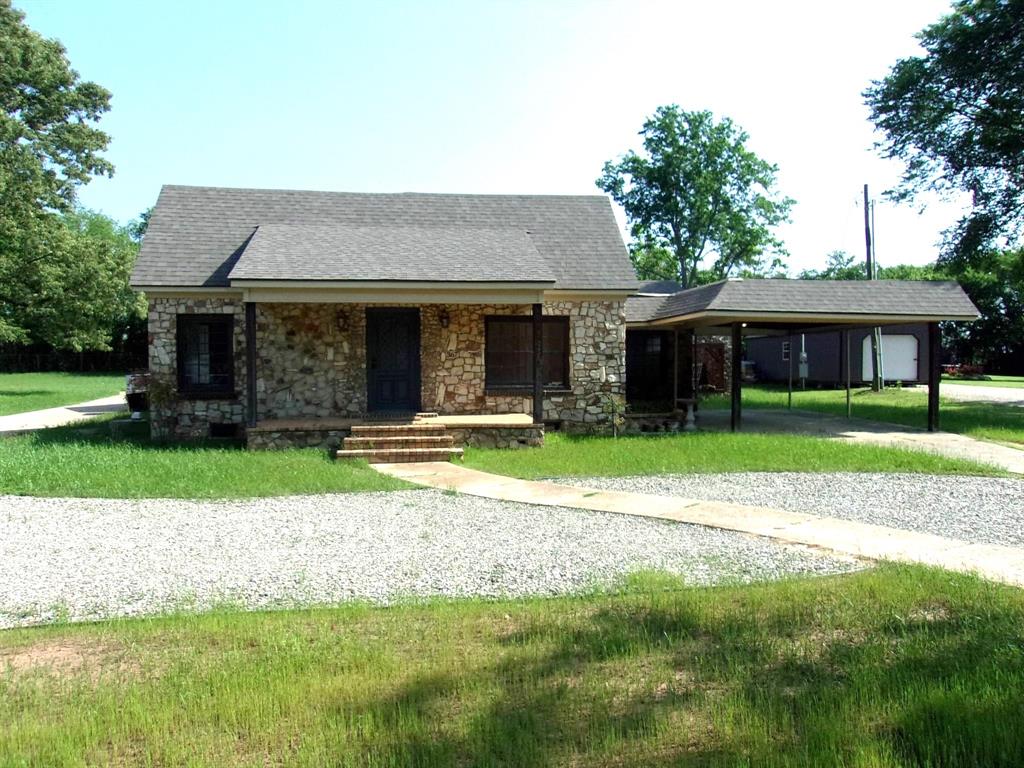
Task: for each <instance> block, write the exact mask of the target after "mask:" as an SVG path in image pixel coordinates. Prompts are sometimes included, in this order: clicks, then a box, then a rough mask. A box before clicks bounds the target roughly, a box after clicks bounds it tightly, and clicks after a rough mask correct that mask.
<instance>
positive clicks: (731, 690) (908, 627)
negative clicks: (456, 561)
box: [358, 578, 1024, 768]
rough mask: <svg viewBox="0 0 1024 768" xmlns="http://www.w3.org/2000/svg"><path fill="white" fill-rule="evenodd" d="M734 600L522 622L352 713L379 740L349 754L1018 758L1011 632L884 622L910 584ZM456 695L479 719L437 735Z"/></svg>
mask: <svg viewBox="0 0 1024 768" xmlns="http://www.w3.org/2000/svg"><path fill="white" fill-rule="evenodd" d="M931 581H932V586H933V587H935V586H940V585H941V584H942V579H940V578H934V579H931ZM751 590H752V591H753V593H754V595H753V597H751V598H748V597H746V596H743V595H740V596H739V597H737V595H736V593H735V592H732V593H731V594H730V596H729V599H728V603H729V604H728V605H726V606H722V607H721V608H723V609H721V610H719V609H718V607H716V606H715V605H714V604H713V602H712V603H709V602H707V601H705V602H703V603H699V602H696V601H691V600H689V599H688V598H687V593H685V592H681V593H676V595H674V596H673V595H662V596H644V597H634V598H632V599H627V600H624V601H621V602H620V603H619V604H618V605H616V606H615V607H614V608H610V609H607V608H606V609H602V610H598V611H596V612H593V613H590V614H587V615H581V616H580V617H579V618H578V619H577V620H576V621H575V622H574V626H566V622H565V617H564V615H562V616H555V617H551V618H550V619H548V618H543V617H541V618H534V619H532V620H531V622H530V624H529V626H527V627H524V628H521V629H518V630H515V631H512V632H510V633H509V634H507V635H506V636H504V637H503V638H501V640H500V646H501V650H500V651H499V652H498V653H497V654H492V655H491V657H493V656H494V655H497V657H498V659H499V660H498V661H497V662H494V663H484V664H482V665H481V666H479V667H477V668H473V669H469V670H459V671H452V672H451V673H448V674H438V673H435V672H431V673H429V674H423V675H421V676H418V677H415V678H414V679H413V680H412V681H411V682H410V683H408V684H407V685H405V686H403V687H401V688H400V689H398V690H397V691H395V692H393V693H392V694H391V695H389V696H387V697H383V698H380V699H377V700H372V701H369V702H367V704H366V705H365V708H363V709H362V711H359V712H358V716H359V717H360V718H365V719H366V720H367V721H369V722H374V723H377V724H380V725H381V726H382V728H381V729H380V731H379V733H380V734H386V736H384V737H383V738H381V739H380V740H378V739H377V738H375V737H374V736H369V737H368V738H367V740H366V742H365V743H364V744H362V745H361V746H362V747H364V748H365V753H366V754H367V755H374V756H375V757H376V758H377V759H378V760H379V762H380V763H381V764H414V765H452V764H467V765H503V766H551V765H556V764H558V765H562V764H577V763H580V761H581V759H582V761H583V763H582V764H588V765H605V764H607V765H650V764H673V765H677V764H687V765H690V764H693V765H723V766H725V765H728V766H733V765H748V766H793V765H800V766H818V765H840V764H842V765H847V764H854V763H856V764H863V765H901V766H907V767H908V768H909V767H910V766H926V765H927V766H990V767H992V768H1002V767H1003V766H1006V767H1009V766H1019V765H1022V764H1024V732H1021V731H1020V729H1019V727H1017V726H1019V723H1020V722H1022V721H1024V720H1022V718H1024V687H1022V686H1021V685H1020V682H1021V681H1022V680H1024V653H1022V647H1021V640H1020V636H1019V627H1018V628H1016V629H1015V628H1014V625H1013V622H1003V621H998V620H997V621H994V622H992V623H987V622H985V621H979V617H978V616H977V615H976V614H975V612H974V610H973V609H972V608H971V607H969V606H966V605H965V606H954V607H953V608H950V609H948V610H949V614H948V615H944V616H942V617H940V618H928V619H924V620H920V621H911V622H902V623H898V624H897V623H893V622H891V621H889V619H888V618H887V615H888V614H889V613H890V612H892V611H894V610H896V611H900V612H902V613H909V614H913V613H915V612H920V613H922V615H927V614H928V610H929V607H928V605H927V604H926V605H921V604H920V600H921V597H920V596H915V594H914V592H913V591H912V590H908V592H907V593H906V594H902V595H897V596H883V597H882V599H881V600H878V601H872V600H871V599H870V598H871V597H872V596H871V594H870V590H867V591H862V592H861V593H860V594H859V595H857V596H856V597H854V598H853V600H854V601H855V602H858V603H859V606H860V607H859V608H857V609H851V611H852V612H853V613H854V614H855V615H850V616H842V617H840V618H838V619H837V618H836V617H835V616H832V617H831V619H830V620H825V621H823V620H822V618H821V615H820V613H819V611H818V607H817V606H816V605H815V598H814V594H813V591H814V586H813V585H811V584H806V585H805V586H802V587H801V586H799V585H798V586H796V587H795V588H794V589H793V598H794V599H793V600H786V599H781V600H778V599H775V600H763V599H760V598H759V597H758V594H760V590H759V588H756V587H755V588H751ZM961 609H962V610H964V613H963V614H962V615H961V614H960V613H959V611H960V610H961ZM1018 615H1019V614H1018ZM538 651H539V652H538ZM466 690H470V691H474V690H479V691H484V692H485V704H484V705H483V706H482V708H481V709H480V710H479V711H477V712H473V713H472V714H468V715H467V716H466V720H465V723H464V725H465V728H464V729H459V728H444V727H441V728H439V727H437V726H438V724H440V723H445V722H447V721H448V720H449V719H451V718H453V717H458V716H460V715H461V714H462V712H461V711H460V709H461V704H460V693H461V692H464V691H466ZM439 731H440V732H442V733H440V734H439ZM865 755H867V756H871V758H873V759H871V758H869V759H867V760H864V759H863V758H864V756H865ZM858 758H861V759H858Z"/></svg>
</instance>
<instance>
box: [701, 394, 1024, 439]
mask: <svg viewBox="0 0 1024 768" xmlns="http://www.w3.org/2000/svg"><path fill="white" fill-rule="evenodd" d="M852 403H853V416H854V417H855V418H858V419H869V420H871V421H883V422H888V423H890V424H903V425H905V426H908V427H918V428H920V429H924V428H926V427H927V426H928V400H927V397H926V396H925V390H923V389H917V390H913V389H900V388H896V387H890V388H888V389H886V390H885V391H884V392H872V391H871V390H870V389H855V390H853V395H852ZM701 407H703V408H728V407H729V397H728V395H714V396H711V397H709V398H707V399H706V400H704V401H702V402H701ZM743 407H744V408H785V407H786V390H785V389H784V388H778V387H769V386H764V385H759V386H749V387H744V388H743ZM793 407H794V408H801V409H803V410H806V411H819V412H821V413H830V414H833V415H836V416H845V415H846V390H844V389H811V390H807V391H805V392H801V391H799V390H797V391H794V392H793ZM939 418H940V421H941V428H942V429H943V430H944V431H946V432H956V433H959V434H962V435H969V436H970V437H977V438H980V439H982V440H994V441H996V442H1002V443H1018V444H1022V445H1024V408H1020V407H1017V406H1013V405H997V404H993V403H964V402H957V401H956V400H947V399H945V398H943V399H942V401H941V404H940V407H939Z"/></svg>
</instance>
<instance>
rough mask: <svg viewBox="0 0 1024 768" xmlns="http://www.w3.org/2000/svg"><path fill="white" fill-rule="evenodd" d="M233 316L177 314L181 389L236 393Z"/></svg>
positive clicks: (189, 392)
mask: <svg viewBox="0 0 1024 768" xmlns="http://www.w3.org/2000/svg"><path fill="white" fill-rule="evenodd" d="M233 333H234V318H233V317H232V316H231V315H178V336H177V339H178V391H179V393H181V394H182V395H191V396H197V395H205V396H210V397H223V396H225V395H233V394H234V393H235V375H234V369H235V366H234V354H233V343H232V335H233Z"/></svg>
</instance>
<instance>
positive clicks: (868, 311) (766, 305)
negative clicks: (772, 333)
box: [626, 279, 979, 329]
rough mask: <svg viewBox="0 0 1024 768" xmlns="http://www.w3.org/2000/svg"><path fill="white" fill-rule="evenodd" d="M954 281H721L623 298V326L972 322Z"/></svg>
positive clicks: (785, 326) (975, 315)
mask: <svg viewBox="0 0 1024 768" xmlns="http://www.w3.org/2000/svg"><path fill="white" fill-rule="evenodd" d="M978 317H979V314H978V310H977V308H976V307H975V306H974V304H973V303H971V300H970V299H969V298H968V297H967V294H966V293H964V290H963V288H961V287H960V285H959V284H958V283H955V282H939V281H923V280H919V281H913V280H872V281H867V280H782V279H778V280H776V279H768V280H723V281H721V282H718V283H712V284H711V285H702V286H700V287H698V288H690V289H687V290H683V291H678V292H676V293H664V294H662V293H653V292H652V293H644V294H638V295H636V296H631V297H630V298H629V299H627V300H626V322H627V324H628V325H630V326H634V327H636V326H646V327H659V326H671V327H677V328H697V327H709V326H722V325H731V324H733V323H743V324H745V325H746V326H747V327H748V328H765V329H771V328H779V329H793V328H811V327H820V326H854V325H856V326H865V325H887V324H896V323H923V322H936V321H939V320H966V321H970V320H976V319H977V318H978Z"/></svg>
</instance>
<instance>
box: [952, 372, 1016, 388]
mask: <svg viewBox="0 0 1024 768" xmlns="http://www.w3.org/2000/svg"><path fill="white" fill-rule="evenodd" d="M942 380H943V381H944V382H946V383H948V384H970V385H971V386H972V387H974V386H976V387H1015V388H1021V389H1024V376H996V375H992V376H988V377H987V378H985V379H960V378H956V377H951V376H943V377H942Z"/></svg>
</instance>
